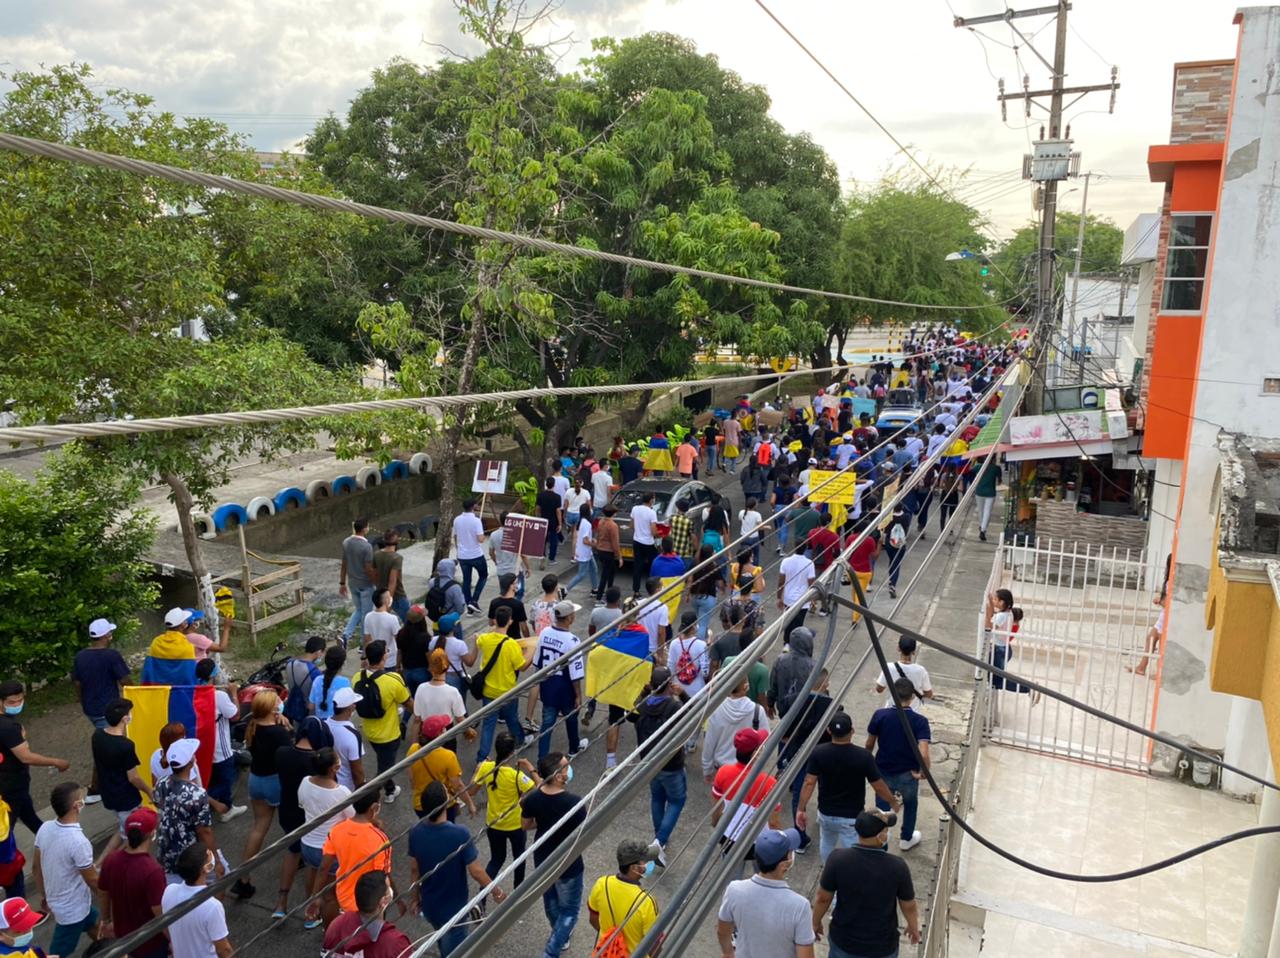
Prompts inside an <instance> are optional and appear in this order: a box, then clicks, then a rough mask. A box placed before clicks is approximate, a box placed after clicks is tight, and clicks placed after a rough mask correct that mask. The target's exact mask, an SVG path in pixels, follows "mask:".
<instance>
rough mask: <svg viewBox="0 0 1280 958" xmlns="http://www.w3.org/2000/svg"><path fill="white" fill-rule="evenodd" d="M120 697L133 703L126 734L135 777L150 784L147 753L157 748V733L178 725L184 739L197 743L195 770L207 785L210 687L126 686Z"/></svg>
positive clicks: (210, 750)
mask: <svg viewBox="0 0 1280 958" xmlns="http://www.w3.org/2000/svg"><path fill="white" fill-rule="evenodd" d="M124 697H125V698H127V699H128V700H129V701H130V702H132V703H133V711H132V712H130V713H129V718H130V720H129V727H128V729H127V734H128V736H129V740H130V741H131V742H133V744H134V747H135V748H136V749H137V751H138V760H139V762H141V764H140V765H139V766H138V774H140V775H141V776H142V777H143V778H144V779H146V780H147V782H148V784H154V783H152V782H151V762H150V759H151V753H152V752H154V751H155V750H156V749H157V748H159V747H160V729H162V728H164V726H166V725H168V724H169V723H170V722H181V723H182V724H183V725H184V726H186V729H187V737H188V738H194V739H199V741H200V748H199V749H198V750H197V752H196V766H197V767H198V768H199V769H200V780H201V781H202V782H208V781H210V780H211V778H210V775H211V772H212V769H213V740H214V723H215V722H216V720H217V714H216V712H215V711H214V701H213V686H212V685H127V686H125V689H124Z"/></svg>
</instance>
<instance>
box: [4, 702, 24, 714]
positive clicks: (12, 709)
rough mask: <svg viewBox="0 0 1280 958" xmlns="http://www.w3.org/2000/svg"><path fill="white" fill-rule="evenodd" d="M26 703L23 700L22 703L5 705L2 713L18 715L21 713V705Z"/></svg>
mask: <svg viewBox="0 0 1280 958" xmlns="http://www.w3.org/2000/svg"><path fill="white" fill-rule="evenodd" d="M26 704H27V703H26V702H23V703H22V705H6V706H5V707H4V714H5V715H20V714H22V706H23V705H26Z"/></svg>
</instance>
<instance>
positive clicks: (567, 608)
mask: <svg viewBox="0 0 1280 958" xmlns="http://www.w3.org/2000/svg"><path fill="white" fill-rule="evenodd" d="M577 609H578V607H577V606H576V605H574V604H573V603H572V602H568V601H566V600H563V599H562V600H561V601H559V602H557V603H556V604H555V613H556V618H557V619H567V618H569V616H571V615H573V613H574V612H576V611H577Z"/></svg>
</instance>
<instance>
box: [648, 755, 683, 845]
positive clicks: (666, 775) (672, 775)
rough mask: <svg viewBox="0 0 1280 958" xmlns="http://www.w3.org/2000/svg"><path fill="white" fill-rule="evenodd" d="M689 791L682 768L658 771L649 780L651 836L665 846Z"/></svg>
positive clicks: (669, 839)
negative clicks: (671, 770)
mask: <svg viewBox="0 0 1280 958" xmlns="http://www.w3.org/2000/svg"><path fill="white" fill-rule="evenodd" d="M688 793H689V780H688V779H687V778H686V777H685V774H684V769H678V770H676V771H674V772H659V773H658V774H657V775H655V776H654V777H653V778H652V779H650V780H649V814H650V815H651V816H652V817H653V836H654V838H656V839H657V840H658V844H659V845H662V846H663V847H666V844H667V842H669V841H671V833H672V832H674V831H675V830H676V822H678V821H680V813H681V812H682V811H684V803H685V798H686V797H687V795H688Z"/></svg>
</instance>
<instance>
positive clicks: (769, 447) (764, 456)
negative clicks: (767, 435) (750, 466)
mask: <svg viewBox="0 0 1280 958" xmlns="http://www.w3.org/2000/svg"><path fill="white" fill-rule="evenodd" d="M756 462H758V463H759V464H760V465H762V466H769V465H772V464H773V443H771V442H762V443H760V448H758V449H757V450H756Z"/></svg>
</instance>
